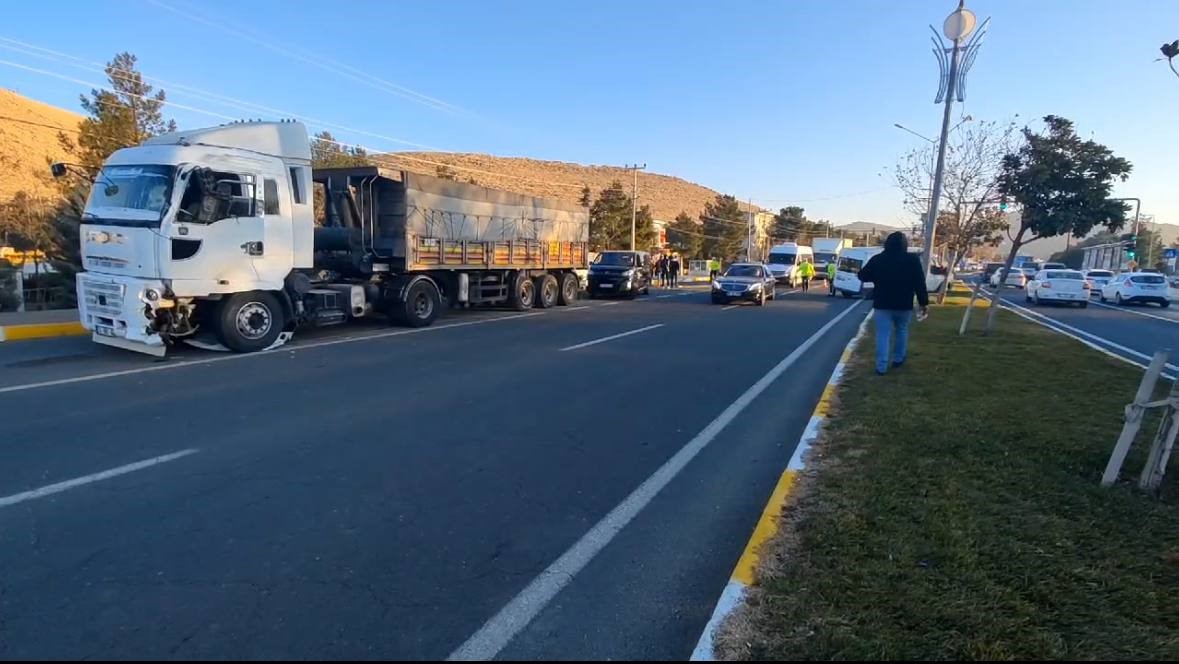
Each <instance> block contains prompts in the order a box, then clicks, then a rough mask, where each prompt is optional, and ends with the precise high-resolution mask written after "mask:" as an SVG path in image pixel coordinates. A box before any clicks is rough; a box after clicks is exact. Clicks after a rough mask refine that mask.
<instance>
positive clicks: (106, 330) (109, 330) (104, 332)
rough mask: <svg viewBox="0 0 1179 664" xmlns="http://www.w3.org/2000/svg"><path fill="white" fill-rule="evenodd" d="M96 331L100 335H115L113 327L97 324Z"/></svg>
mask: <svg viewBox="0 0 1179 664" xmlns="http://www.w3.org/2000/svg"><path fill="white" fill-rule="evenodd" d="M94 333H95V334H97V335H98V336H100V337H113V336H115V331H114V329H113V328H109V327H103V326H102V325H95V326H94Z"/></svg>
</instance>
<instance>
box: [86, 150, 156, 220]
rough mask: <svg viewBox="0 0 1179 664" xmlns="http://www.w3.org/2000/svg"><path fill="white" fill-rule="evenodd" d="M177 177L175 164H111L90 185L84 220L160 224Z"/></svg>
mask: <svg viewBox="0 0 1179 664" xmlns="http://www.w3.org/2000/svg"><path fill="white" fill-rule="evenodd" d="M175 179H176V167H175V166H163V165H159V164H150V165H144V166H107V167H105V168H103V169H102V172H101V173H100V174H99V176H98V178H97V179H95V181H94V184H93V186H91V187H90V198H89V199H88V200H87V201H86V214H84V215H83V223H90V224H108V225H117V226H156V225H159V223H160V219H161V217H163V213H164V210H166V209H167V207H168V201H169V200H170V199H171V197H172V183H173V181H174V180H175Z"/></svg>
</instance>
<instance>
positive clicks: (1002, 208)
mask: <svg viewBox="0 0 1179 664" xmlns="http://www.w3.org/2000/svg"><path fill="white" fill-rule="evenodd" d="M999 211H1000V212H1006V211H1007V199H1006V198H1004V199H1002V200H1000V201H999Z"/></svg>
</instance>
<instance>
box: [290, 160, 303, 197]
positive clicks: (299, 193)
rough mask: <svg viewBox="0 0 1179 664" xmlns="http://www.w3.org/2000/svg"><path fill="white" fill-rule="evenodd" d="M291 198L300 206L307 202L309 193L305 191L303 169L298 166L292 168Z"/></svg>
mask: <svg viewBox="0 0 1179 664" xmlns="http://www.w3.org/2000/svg"><path fill="white" fill-rule="evenodd" d="M290 173H291V197H292V198H294V199H295V202H296V203H298V204H299V205H303V204H304V203H306V202H307V192H305V191H303V169H302V168H299V167H298V166H291V168H290Z"/></svg>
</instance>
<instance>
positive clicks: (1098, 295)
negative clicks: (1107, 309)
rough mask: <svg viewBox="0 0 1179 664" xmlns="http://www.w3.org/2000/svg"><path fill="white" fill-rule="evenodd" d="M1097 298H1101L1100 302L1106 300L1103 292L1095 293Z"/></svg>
mask: <svg viewBox="0 0 1179 664" xmlns="http://www.w3.org/2000/svg"><path fill="white" fill-rule="evenodd" d="M1097 299H1098V300H1101V301H1102V302H1105V301H1106V300H1105V293H1098V294H1097Z"/></svg>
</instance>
